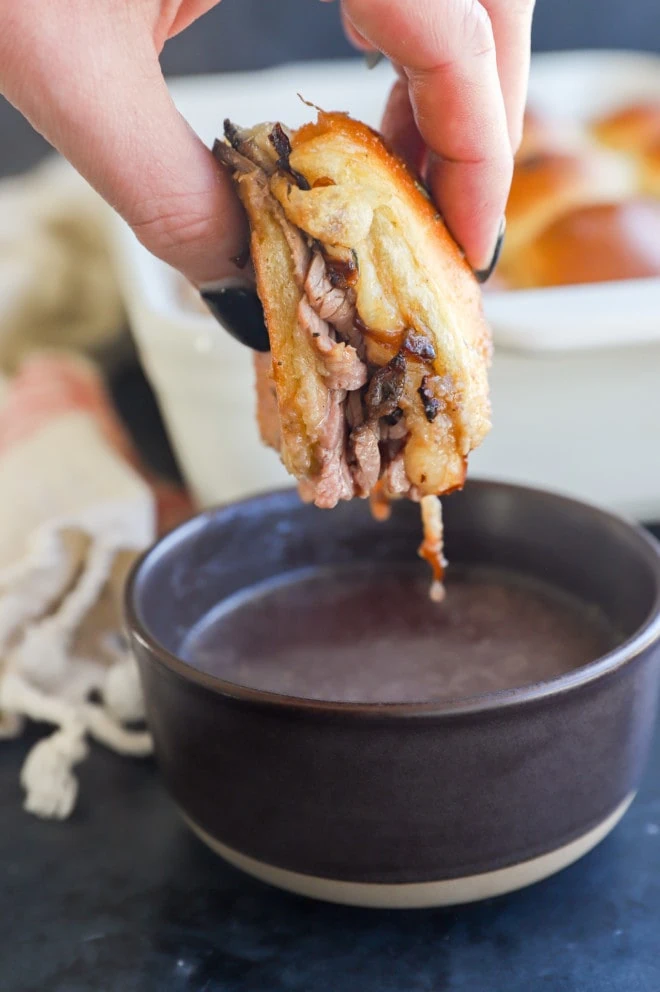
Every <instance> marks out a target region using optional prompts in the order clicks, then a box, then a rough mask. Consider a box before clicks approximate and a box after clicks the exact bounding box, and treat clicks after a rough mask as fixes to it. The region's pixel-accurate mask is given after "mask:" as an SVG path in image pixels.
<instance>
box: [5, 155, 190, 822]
mask: <svg viewBox="0 0 660 992" xmlns="http://www.w3.org/2000/svg"><path fill="white" fill-rule="evenodd" d="M76 191H77V192H76ZM33 194H34V195H33ZM93 204H94V200H93V194H91V193H90V192H89V191H88V190H87V188H86V187H83V184H82V182H81V181H79V180H78V181H76V182H74V181H72V180H71V174H70V173H69V172H68V170H67V169H66V168H62V169H60V168H59V167H58V165H57V164H55V165H53V166H49V167H46V168H45V169H41V170H39V171H38V172H37V173H35V174H33V175H30V176H29V177H27V178H26V179H24V180H22V181H19V180H13V181H11V182H10V183H7V184H5V185H4V186H3V187H2V188H1V189H0V209H1V210H2V211H3V224H4V215H5V210H8V212H9V215H10V216H14V218H15V221H16V223H15V226H14V240H13V242H12V237H11V236H10V231H11V225H9V226H8V227H7V228H5V229H4V230H3V234H2V235H1V236H0V283H2V282H3V280H4V285H9V284H10V283H11V284H12V286H13V293H12V294H9V297H7V296H6V295H5V297H4V304H3V308H2V309H0V367H2V369H3V370H4V372H5V377H4V378H0V745H1V739H2V738H5V739H6V738H10V737H15V736H17V735H19V734H21V733H22V731H23V729H24V726H25V723H26V720H36V721H40V722H45V723H47V724H50V725H52V726H53V727H54V728H55V729H54V730H53V732H51V733H50V735H49V736H46V737H44V738H42V739H41V740H39V741H38V742H37V743H36V744H35V745H34V746H33V747H32V749H31V750H30V752H29V753H28V755H27V758H26V760H25V762H24V765H23V768H22V771H21V784H22V786H23V789H24V792H25V808H26V809H27V810H28V811H30V812H31V813H34V814H36V815H37V816H41V817H45V818H58V819H63V818H66V817H67V816H69V814H70V813H71V811H72V810H73V808H74V806H75V803H76V798H77V792H78V783H77V779H76V777H75V773H74V770H73V769H74V767H75V765H76V764H78V763H79V762H80V761H82V760H83V759H84V758H85V756H86V754H87V753H88V740H89V739H90V738H91V739H94V740H96V741H98V742H99V743H101V744H103V745H105V746H107V747H109V748H112V749H113V750H115V751H117V752H119V753H121V754H125V755H133V756H145V755H148V754H150V753H151V747H152V745H151V739H150V737H149V734H148V733H147V731H146V730H145V729H144V726H143V724H142V720H143V716H144V708H143V701H142V694H141V689H140V684H139V679H138V674H137V670H136V666H135V662H134V660H133V659H132V657H131V656H130V654H129V653H128V651H127V646H126V643H125V641H124V638H123V636H122V632H121V630H122V621H121V602H122V592H123V586H124V582H125V578H126V575H127V573H128V570H129V569H130V567H131V564H132V563H133V561H134V559H135V557H136V556H137V555H138V554H139V553H140V552H141V551H142V550H143V549H144V548H145V547H147V546H148V545H149V544H150V543H151V542H152V541H153V540H154V538H155V537H156V536H157V534H158V533H159V532H160V531H162V530H166V529H169V527H171V526H173V525H174V524H176V523H177V522H179V521H180V520H181V519H183V518H184V517H185V516H187V515H188V514H189V513H190V512H191V505H190V502H189V500H188V498H187V496H186V494H185V493H184V492H182V491H180V490H179V489H177V488H175V487H172V486H170V485H167V484H164V483H162V482H161V481H159V480H158V479H156V478H154V477H153V476H151V475H150V474H149V473H148V472H146V471H145V469H144V468H143V467H142V466H141V465H140V460H139V458H138V456H137V454H136V452H135V451H134V449H133V447H132V444H131V442H130V440H129V438H128V436H127V434H126V432H125V430H124V428H123V427H122V425H121V423H120V420H119V418H118V417H117V415H116V413H115V411H114V409H113V407H112V403H111V401H110V398H109V395H108V393H107V391H106V388H105V385H104V378H103V375H102V371H101V369H99V368H98V367H97V366H96V365H95V364H94V363H93V362H92V361H91V360H90V358H89V357H87V356H88V355H89V353H90V352H92V353H93V351H94V347H95V346H96V345H97V344H98V343H99V341H101V340H103V341H105V342H107V341H108V340H111V339H112V338H113V336H116V335H118V334H119V332H120V330H121V327H122V321H123V317H122V308H121V304H120V301H119V296H118V293H117V290H116V286H115V283H114V277H113V274H112V270H111V268H110V265H109V262H108V258H107V254H106V253H105V250H104V245H103V231H102V219H101V217H102V213H101V212H100V211H99V210H98V209H97V206H96V205H93ZM12 212H13V213H12ZM26 218H28V219H29V224H28V225H27V228H26V226H25V224H24V223H22V222H21V219H22V220H23V221H25V220H26ZM12 245H13V249H12ZM12 258H14V259H18V261H19V262H20V265H19V266H14V267H13V268H12V264H11V259H12ZM42 265H46V266H50V272H49V273H48V276H47V278H46V283H47V285H46V286H45V287H44V284H43V281H40V279H39V278H38V276H39V270H40V269H41V266H42ZM19 269H20V278H19ZM0 295H1V294H0ZM56 346H57V350H53V349H54V348H55V347H56ZM73 348H77V349H79V350H78V351H74V350H72V349H73ZM83 352H85V353H87V355H83Z"/></svg>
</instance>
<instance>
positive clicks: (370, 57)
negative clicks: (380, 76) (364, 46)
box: [364, 52, 385, 69]
mask: <svg viewBox="0 0 660 992" xmlns="http://www.w3.org/2000/svg"><path fill="white" fill-rule="evenodd" d="M384 58H385V56H384V55H383V53H382V52H367V53H366V54H365V56H364V62H365V65H366V67H367V69H375V68H376V66H377V65H378V64H379V63H380V62H382V60H383V59H384Z"/></svg>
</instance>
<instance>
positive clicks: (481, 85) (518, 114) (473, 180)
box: [341, 0, 534, 281]
mask: <svg viewBox="0 0 660 992" xmlns="http://www.w3.org/2000/svg"><path fill="white" fill-rule="evenodd" d="M533 8H534V0H481V2H480V3H479V2H477V0H406V2H405V3H401V2H400V0H341V10H342V17H343V20H344V24H345V26H346V29H347V33H348V34H349V37H351V39H352V40H353V41H354V42H355V43H356V44H357V45H358V46H359V47H361V48H363V49H365V50H368V49H377V50H379V51H381V52H383V53H384V54H385V55H387V56H388V57H389V58H390V59H391V60H392V62H393V63H394V65H395V66H396V68H397V71H398V74H399V79H398V81H397V82H396V83H395V85H394V88H393V90H392V93H391V95H390V99H389V102H388V105H387V109H386V111H385V116H384V119H383V125H382V130H383V133H384V135H385V137H386V138H387V139H388V141H389V142H390V144H391V145H392V147H393V148H394V149H395V151H397V152H398V153H399V154H400V155H401V156H402V157H403V158H405V159H406V160H407V161H408V162H409V163H410V164H411V165H412V166H413V167H414V168H416V169H417V170H418V171H420V172H421V173H422V176H423V178H424V179H425V180H426V182H427V185H428V186H429V188H430V191H431V194H432V195H433V198H434V200H435V202H436V203H437V205H438V207H439V209H440V211H441V213H442V215H443V217H444V219H445V221H446V223H447V226H448V227H449V229H450V230H451V232H452V234H453V235H454V237H455V238H456V240H457V241H458V243H459V244H460V245H461V247H462V248H463V250H464V252H465V255H466V257H467V259H468V261H469V262H470V264H471V265H472V266H473V268H474V269H475V271H476V273H477V276H478V278H480V279H481V280H482V281H483V280H485V279H486V278H488V276H489V275H490V273H491V272H492V269H493V267H494V265H495V263H496V261H497V256H498V254H499V248H500V245H501V239H502V233H503V216H504V208H505V206H506V200H507V196H508V192H509V186H510V183H511V175H512V172H513V155H514V153H515V151H516V149H517V147H518V145H519V143H520V139H521V135H522V121H523V113H524V108H525V99H526V93H527V77H528V73H529V58H530V47H531V42H530V34H531V23H532V13H533Z"/></svg>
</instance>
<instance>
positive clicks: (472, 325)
mask: <svg viewBox="0 0 660 992" xmlns="http://www.w3.org/2000/svg"><path fill="white" fill-rule="evenodd" d="M291 143H292V148H293V152H292V155H291V163H292V164H293V165H294V167H295V168H296V170H298V171H300V172H302V173H303V175H304V176H305V177H306V178H307V180H308V181H309V182H310V184H311V185H312V187H313V189H312V191H311V194H302V195H301V194H300V193H299V192H298V191H297V190H295V189H294V190H287V191H286V193H283V194H282V195H281V203H282V206H283V207H284V210H285V212H286V213H287V214H289V215H290V216H291V219H292V220H294V221H295V222H296V223H298V224H299V226H301V227H302V228H303V229H304V230H307V231H308V232H310V230H311V227H310V225H312V226H313V225H315V224H316V225H318V228H319V229H318V236H319V240H321V241H323V242H324V243H326V244H327V243H328V238H329V228H331V227H333V225H334V228H335V229H337V233H336V243H337V244H338V245H339V246H342V245H345V246H346V247H355V240H354V239H359V237H360V235H361V234H362V235H365V236H366V235H367V233H368V234H369V238H370V239H373V237H374V236H375V235H376V234H377V231H375V230H374V228H377V227H378V224H377V223H376V224H374V225H373V226H372V227H370V225H372V223H373V220H374V218H377V215H378V214H383V215H388V214H389V215H390V216H392V217H394V216H397V217H398V219H399V220H400V221H401V222H402V226H401V227H400V228H399V229H392V231H391V232H390V234H389V238H390V240H391V239H397V240H399V239H400V240H401V241H402V242H403V241H407V242H408V246H409V248H410V250H411V251H412V253H413V255H414V256H415V260H416V261H417V262H418V263H419V275H420V276H421V277H422V279H424V277H429V276H431V277H432V278H433V280H434V283H435V288H436V289H437V295H438V297H439V298H440V299H442V300H443V303H444V307H443V311H444V312H443V313H442V315H439V316H442V318H443V319H444V322H445V323H446V322H449V323H451V324H452V325H453V327H454V329H455V330H456V332H457V333H458V334H460V335H461V336H462V337H463V338H465V339H466V340H467V341H468V342H469V343H470V344H472V345H476V346H478V347H479V348H480V349H483V350H484V353H485V354H487V355H490V331H489V328H488V326H487V325H486V323H485V320H484V318H483V312H482V307H481V293H480V289H479V286H478V284H477V282H476V280H475V278H474V274H473V272H472V270H471V269H470V266H469V265H468V263H467V262H466V261H465V258H464V256H463V254H462V252H461V250H460V248H459V247H458V246H457V244H456V242H455V241H454V239H453V237H452V236H451V234H450V233H449V231H448V230H447V228H446V226H445V224H444V223H443V221H442V218H441V217H440V215H439V213H438V210H437V208H436V206H435V205H434V204H433V202H432V201H431V199H430V197H429V195H428V194H427V193H426V191H425V190H424V188H423V186H422V185H421V183H420V182H419V181H418V180H417V179H416V178H415V176H413V174H412V173H411V172H410V170H409V169H408V167H407V166H406V165H405V163H404V162H403V161H401V159H399V158H398V157H397V156H396V155H394V154H393V153H392V152H391V151H390V150H389V148H388V147H387V146H386V144H385V142H384V141H383V138H382V137H381V135H379V134H378V133H377V132H376V131H374V130H372V129H371V128H370V127H368V126H367V125H366V124H363V123H362V122H360V121H356V120H353V119H352V118H350V117H349V116H348V115H347V114H343V113H338V112H334V113H326V112H323V111H320V112H319V115H318V119H317V120H316V121H315V122H312V123H310V124H306V125H304V126H303V127H301V128H300V129H299V130H298V131H296V132H295V133H294V134H293V136H292V142H291ZM326 172H327V173H328V174H326ZM328 183H332V184H335V183H336V187H335V189H334V190H333V189H332V188H331V187H330V188H329V187H328ZM344 196H345V203H344V202H343V200H342V197H344ZM314 197H316V200H315V202H312V201H313V199H314ZM335 197H336V198H337V199H335ZM324 199H327V201H328V206H327V209H326V207H325V206H324V205H323V202H322V201H323V200H324ZM303 200H306V202H307V204H308V207H307V209H306V210H303V211H302V212H298V213H296V208H297V207H298V206H299V204H301V203H302V201H303ZM296 201H297V202H296ZM340 201H341V202H340ZM342 210H344V217H345V225H346V229H345V230H339V229H338V228H337V224H338V218H339V217H340V216H341V214H342ZM306 221H307V222H308V223H306ZM362 226H363V229H362ZM314 233H315V232H314ZM382 262H383V260H382V259H380V260H378V263H379V266H380V264H381V263H382ZM403 274H404V273H399V275H400V276H403ZM394 276H395V274H394V273H390V277H391V278H392V281H393V280H394ZM366 278H367V274H366V272H364V271H361V273H360V281H362V280H365V281H366ZM390 288H391V289H392V291H393V292H395V291H396V290H397V288H398V287H396V286H392V287H390ZM362 302H363V303H364V304H365V306H366V307H367V310H368V312H366V313H365V312H362V308H361V307H360V306H359V305H358V308H359V309H360V311H361V314H360V315H361V317H362V320H363V321H364V323H365V324H366V325H367V326H368V327H369V328H371V329H375V330H376V332H378V330H379V329H381V330H382V332H383V340H385V338H386V336H387V334H388V332H389V331H390V330H393V327H392V325H391V319H392V317H391V315H388V314H386V312H385V310H381V309H380V308H379V305H378V300H377V299H375V298H372V299H370V300H369V301H367V299H366V296H365V298H364V299H363V301H362ZM397 316H398V317H399V318H401V320H402V322H401V321H400V324H401V326H400V327H399V334H398V338H396V347H398V345H399V343H400V340H401V337H402V333H403V329H404V325H405V318H406V316H409V317H410V320H411V321H413V318H414V316H415V315H414V314H410V315H406V314H404V313H399V314H398V315H397ZM388 321H390V323H388ZM413 322H414V321H413ZM394 347H395V338H394V337H393V338H392V349H390V350H391V354H390V355H389V357H392V356H393V354H394V350H393V349H394Z"/></svg>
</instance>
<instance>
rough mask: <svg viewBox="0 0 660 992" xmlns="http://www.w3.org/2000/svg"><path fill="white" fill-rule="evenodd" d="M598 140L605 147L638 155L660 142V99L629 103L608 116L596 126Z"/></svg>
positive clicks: (595, 133)
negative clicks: (657, 141)
mask: <svg viewBox="0 0 660 992" xmlns="http://www.w3.org/2000/svg"><path fill="white" fill-rule="evenodd" d="M592 131H593V134H594V135H595V137H596V138H597V139H598V140H599V141H601V142H602V143H603V144H605V145H609V146H610V147H611V148H616V149H619V150H620V151H628V152H632V153H634V154H636V153H639V152H642V151H644V149H645V148H647V147H648V146H649V145H650V144H652V143H654V142H655V141H656V140H660V100H649V101H640V102H638V103H633V104H628V105H627V106H625V107H622V108H620V109H619V110H616V111H614V112H613V113H610V114H606V115H605V116H604V117H601V118H600V119H599V120H597V121H595V122H594V123H593V125H592Z"/></svg>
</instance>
